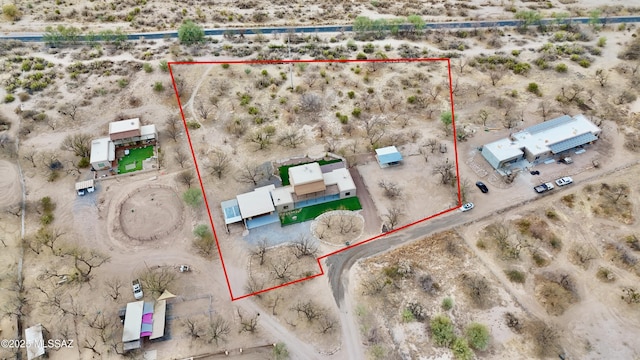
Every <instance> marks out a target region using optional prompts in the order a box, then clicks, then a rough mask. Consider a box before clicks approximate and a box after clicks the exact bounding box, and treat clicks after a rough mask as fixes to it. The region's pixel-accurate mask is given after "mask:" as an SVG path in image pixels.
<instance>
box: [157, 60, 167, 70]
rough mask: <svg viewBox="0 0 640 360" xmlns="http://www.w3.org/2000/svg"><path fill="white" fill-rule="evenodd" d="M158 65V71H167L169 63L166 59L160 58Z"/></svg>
mask: <svg viewBox="0 0 640 360" xmlns="http://www.w3.org/2000/svg"><path fill="white" fill-rule="evenodd" d="M158 67H159V68H160V71H162V72H168V71H169V64H168V63H167V60H161V61H160V64H159V65H158Z"/></svg>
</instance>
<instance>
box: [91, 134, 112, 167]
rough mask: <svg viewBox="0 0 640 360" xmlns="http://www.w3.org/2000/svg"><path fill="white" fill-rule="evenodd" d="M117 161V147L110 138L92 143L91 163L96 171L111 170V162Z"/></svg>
mask: <svg viewBox="0 0 640 360" xmlns="http://www.w3.org/2000/svg"><path fill="white" fill-rule="evenodd" d="M115 159H116V147H115V145H114V144H113V142H111V139H110V138H108V137H105V138H100V139H95V140H92V141H91V155H90V157H89V162H90V163H91V167H93V169H94V170H104V169H109V168H111V162H112V161H113V160H115Z"/></svg>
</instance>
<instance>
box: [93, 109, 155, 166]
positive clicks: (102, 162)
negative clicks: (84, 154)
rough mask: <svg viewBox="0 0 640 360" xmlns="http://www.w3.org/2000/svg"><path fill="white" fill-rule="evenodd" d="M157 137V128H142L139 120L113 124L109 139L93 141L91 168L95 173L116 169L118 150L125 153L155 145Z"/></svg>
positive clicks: (111, 124)
mask: <svg viewBox="0 0 640 360" xmlns="http://www.w3.org/2000/svg"><path fill="white" fill-rule="evenodd" d="M157 137H158V134H157V132H156V126H155V125H153V124H151V125H142V126H141V125H140V119H139V118H135V119H127V120H120V121H114V122H111V123H109V136H108V137H103V138H99V139H95V140H92V141H91V156H90V158H89V162H90V163H91V167H92V168H93V170H95V171H99V170H109V169H113V168H116V167H117V161H116V155H117V152H118V150H122V151H123V152H124V151H125V150H126V149H129V148H134V147H138V146H144V145H153V144H155V141H156V138H157ZM119 157H122V155H120V156H119Z"/></svg>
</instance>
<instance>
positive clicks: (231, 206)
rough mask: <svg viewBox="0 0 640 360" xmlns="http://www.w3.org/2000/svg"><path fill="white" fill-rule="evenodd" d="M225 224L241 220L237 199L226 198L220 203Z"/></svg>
mask: <svg viewBox="0 0 640 360" xmlns="http://www.w3.org/2000/svg"><path fill="white" fill-rule="evenodd" d="M220 207H221V208H222V214H223V215H224V223H225V224H227V225H228V224H233V223H237V222H240V221H242V215H241V214H240V207H239V206H238V200H237V199H231V200H226V201H223V202H221V203H220Z"/></svg>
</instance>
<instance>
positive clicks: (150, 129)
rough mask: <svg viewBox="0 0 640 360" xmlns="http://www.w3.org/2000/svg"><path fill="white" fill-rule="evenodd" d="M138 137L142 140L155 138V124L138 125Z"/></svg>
mask: <svg viewBox="0 0 640 360" xmlns="http://www.w3.org/2000/svg"><path fill="white" fill-rule="evenodd" d="M140 138H141V139H142V140H151V139H155V138H156V126H155V125H153V124H151V125H144V126H141V127H140Z"/></svg>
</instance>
